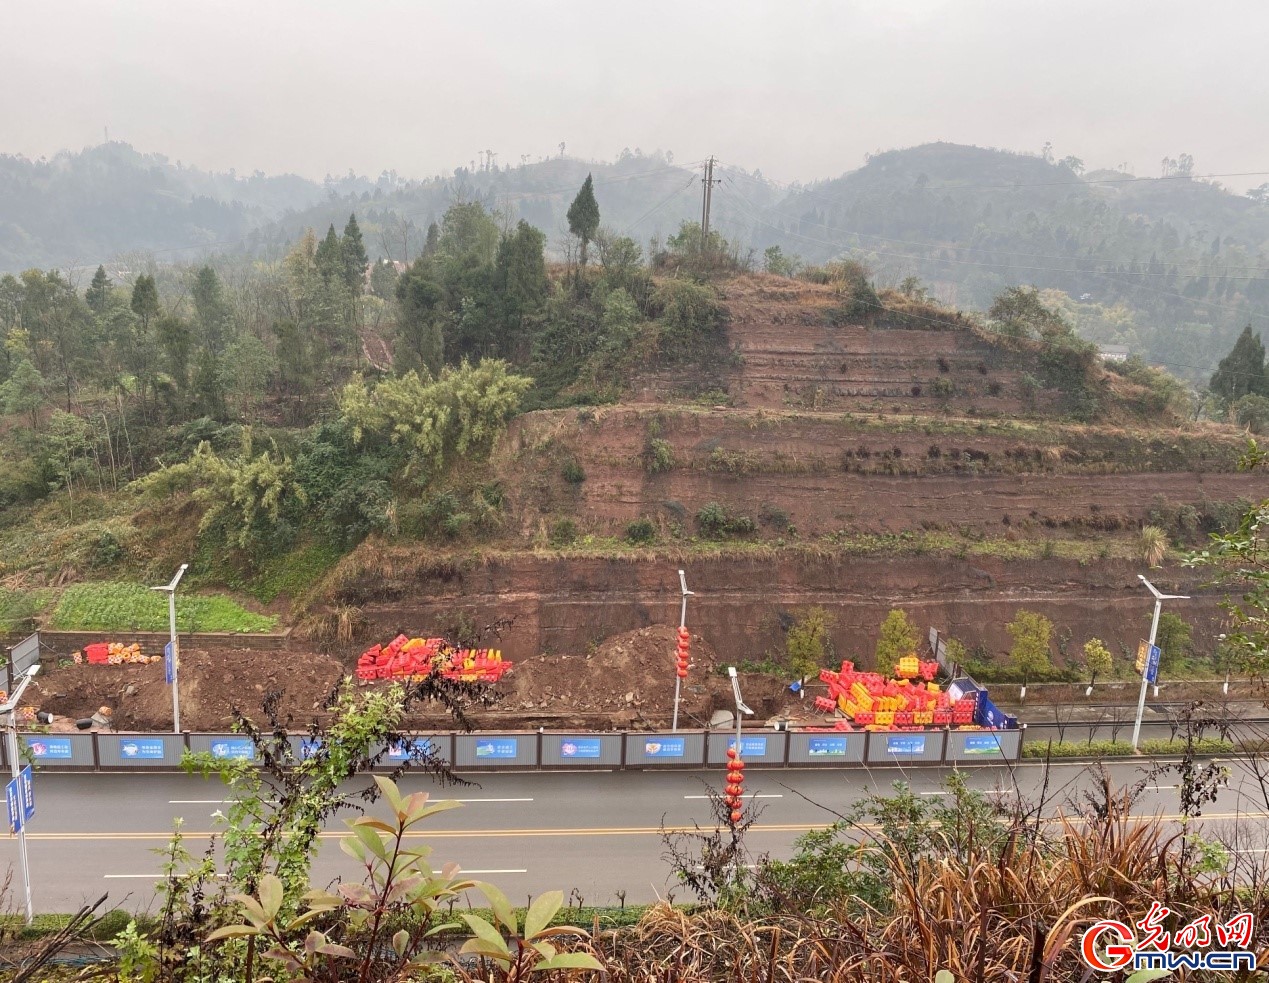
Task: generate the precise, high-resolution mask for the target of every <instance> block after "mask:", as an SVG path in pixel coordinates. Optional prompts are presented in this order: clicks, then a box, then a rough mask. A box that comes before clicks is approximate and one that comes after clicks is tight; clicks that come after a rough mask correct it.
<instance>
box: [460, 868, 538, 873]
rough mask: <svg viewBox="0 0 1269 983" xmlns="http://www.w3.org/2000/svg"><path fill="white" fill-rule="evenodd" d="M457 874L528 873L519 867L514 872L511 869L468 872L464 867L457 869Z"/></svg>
mask: <svg viewBox="0 0 1269 983" xmlns="http://www.w3.org/2000/svg"><path fill="white" fill-rule="evenodd" d="M458 872H459V873H460V874H527V873H528V871H527V870H525V869H524V868H523V867H519V868H517V869H514V870H512V869H511V868H508V869H506V870H468V869H467V868H466V867H459V868H458Z"/></svg>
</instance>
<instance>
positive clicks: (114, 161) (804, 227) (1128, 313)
mask: <svg viewBox="0 0 1269 983" xmlns="http://www.w3.org/2000/svg"><path fill="white" fill-rule="evenodd" d="M1081 170H1082V166H1081V165H1080V164H1079V162H1078V161H1075V160H1074V159H1069V158H1068V159H1067V160H1066V161H1052V160H1046V159H1042V158H1041V157H1038V156H1035V155H1030V154H1020V153H1012V152H1008V151H1002V150H992V149H985V148H980V147H970V146H963V145H958V144H950V143H931V144H925V145H922V146H917V147H911V148H906V149H902V150H893V151H888V152H886V153H881V154H877V155H875V156H873V157H871V158H870V159H869V160H868V161H867V162H866V163H865V164H864V166H862V167H860V168H858V169H856V170H853V171H850V172H848V173H846V174H843V175H842V176H840V177H837V178H833V179H831V180H826V181H821V182H817V183H814V184H811V185H807V186H793V187H790V188H781V187H779V186H777V185H776V184H774V183H772V182H770V181H767V180H766V179H764V178H763V177H762V176H761V174H760V173H757V172H755V173H749V172H747V171H745V170H744V169H743V168H740V167H737V166H735V165H733V164H730V163H728V162H721V163H720V164H718V166H717V167H716V171H715V176H716V177H717V178H718V179H719V181H718V183H717V184H716V186H715V187H714V192H713V204H712V211H711V218H712V224H713V226H714V227H715V228H717V229H718V230H719V231H720V232H721V233H722V234H723V235H725V236H726V237H727V238H728V239H729V240H731V241H733V242H734V243H737V244H738V245H739V246H740V247H741V248H742V251H743V250H745V249H752V250H753V254H754V257H755V262H757V263H759V264H760V263H761V260H762V252H763V250H764V249H766V248H767V247H769V246H779V247H780V248H781V250H782V251H783V252H784V253H785V254H786V255H794V254H796V255H798V256H800V257H801V258H802V259H803V260H805V261H807V262H814V263H818V262H823V261H826V260H828V259H831V258H834V257H837V256H841V255H847V254H849V255H851V256H853V257H855V258H858V259H861V260H863V261H865V262H866V263H867V264H868V265H869V266H870V267H871V268H872V269H873V270H874V272H875V273H876V275H877V277H878V279H879V280H880V281H881V282H883V283H891V284H897V283H899V282H900V281H901V280H903V279H904V278H906V277H909V276H915V277H917V278H919V279H920V280H921V281H922V282H923V283H924V284H925V285H926V287H927V288H928V289H930V290H931V292H932V293H934V294H935V295H937V296H938V297H940V298H941V299H942V300H944V301H947V302H949V303H953V304H956V305H958V306H961V307H966V308H978V309H985V308H987V307H988V306H989V305H990V303H991V300H992V298H993V297H994V296H995V295H996V294H998V293H999V292H1000V291H1001V290H1003V289H1004V288H1006V287H1009V286H1013V285H1016V284H1020V283H1031V284H1035V285H1037V286H1039V287H1041V288H1047V289H1050V290H1053V291H1062V292H1064V293H1065V294H1066V295H1068V297H1061V296H1059V295H1054V296H1053V297H1052V298H1051V299H1052V301H1053V302H1054V303H1057V304H1059V305H1060V306H1063V309H1064V313H1065V314H1066V315H1067V316H1068V317H1069V318H1070V319H1071V320H1072V321H1074V322H1075V323H1076V325H1077V327H1078V329H1079V330H1080V331H1081V333H1082V334H1084V335H1085V336H1087V337H1090V338H1092V339H1093V340H1095V341H1099V342H1102V343H1113V344H1124V345H1127V346H1128V347H1129V349H1130V350H1132V351H1133V352H1136V353H1138V354H1141V355H1143V356H1145V357H1147V358H1149V359H1151V360H1154V361H1159V362H1164V363H1165V364H1167V365H1168V366H1169V367H1170V368H1171V369H1172V370H1173V371H1174V372H1176V373H1177V374H1180V375H1183V376H1187V377H1189V378H1191V379H1194V380H1196V381H1198V380H1201V379H1203V378H1205V377H1206V375H1207V374H1210V372H1211V370H1212V368H1213V367H1214V365H1215V363H1216V361H1217V360H1218V359H1219V358H1220V357H1221V356H1222V355H1223V354H1224V353H1225V352H1226V351H1227V350H1228V349H1229V347H1230V345H1231V344H1232V341H1233V338H1234V336H1235V334H1236V333H1237V332H1238V330H1240V329H1241V327H1242V325H1243V324H1246V323H1248V322H1251V323H1252V324H1253V326H1254V327H1255V328H1256V329H1257V330H1261V331H1263V330H1265V328H1266V326H1269V204H1267V203H1266V201H1265V196H1260V198H1259V200H1257V199H1255V198H1253V197H1251V196H1240V195H1235V194H1232V193H1230V192H1228V191H1226V190H1224V189H1222V188H1221V187H1220V186H1219V185H1217V184H1214V183H1209V182H1207V181H1204V180H1198V179H1186V178H1185V177H1184V175H1171V176H1169V177H1168V178H1165V179H1145V178H1134V177H1133V176H1132V175H1127V174H1122V173H1120V172H1117V171H1098V172H1096V173H1091V174H1082V173H1080V172H1081ZM588 173H591V174H593V175H594V184H595V193H596V196H597V197H598V200H599V205H600V209H601V213H602V218H603V223H604V225H605V226H607V227H608V228H610V229H612V230H613V231H615V232H618V233H621V234H625V235H629V236H631V237H632V238H633V239H635V240H636V241H637V242H640V243H643V244H647V242H648V241H649V239H651V238H659V239H662V240H663V239H664V237H665V236H666V235H668V234H670V233H672V232H674V231H676V230H677V228H678V226H679V224H680V223H681V222H682V221H685V220H699V218H700V197H701V176H702V175H701V171H700V162H699V161H686V162H679V161H674V160H673V159H672V158H671V157H669V156H668V155H663V154H661V153H654V154H647V155H645V154H641V153H637V152H636V153H630V152H623V153H622V155H621V156H620V157H619V159H618V160H616V161H614V162H611V163H594V162H587V161H582V160H577V159H574V158H567V157H558V158H552V159H549V160H545V161H539V162H537V163H524V164H521V165H518V166H508V167H501V168H498V167H492V168H488V169H486V168H469V167H460V168H456V169H455V170H454V171H453V172H452V174H450V175H447V176H442V177H434V178H429V179H424V180H405V179H402V178H400V177H398V176H397V175H396V174H394V173H384V174H382V175H380V176H379V178H377V179H371V178H368V177H359V176H357V175H354V174H351V173H350V174H349V175H347V176H344V177H338V178H328V179H327V180H326V181H325V182H324V183H322V184H319V183H317V182H314V181H310V180H307V179H305V178H301V177H297V176H295V175H282V176H276V177H269V176H265V175H263V174H261V173H259V172H257V173H255V174H253V175H251V176H249V177H240V176H238V175H236V174H233V173H230V174H215V173H210V172H206V171H201V170H198V169H196V168H190V167H185V166H182V165H180V164H173V163H172V162H171V161H169V160H168V159H167V158H165V157H162V156H161V155H153V154H141V153H139V152H137V151H135V150H133V149H132V148H131V147H129V146H127V145H126V144H121V143H109V144H103V145H101V146H97V147H91V148H88V149H87V150H84V151H81V152H79V153H64V154H59V155H57V156H56V157H54V158H53V159H52V160H49V161H44V160H40V161H29V160H25V159H23V158H19V157H0V271H6V270H7V271H17V270H21V269H24V268H27V267H31V266H43V267H49V266H63V267H64V266H72V265H95V264H96V263H97V262H101V261H104V260H107V259H109V258H111V257H113V256H116V255H118V254H120V253H127V252H131V251H139V252H145V251H150V252H154V253H157V254H158V257H157V258H159V259H160V260H170V261H192V260H194V259H197V258H199V257H200V256H202V255H205V254H207V253H211V252H216V251H223V252H238V251H242V250H244V249H245V250H248V251H256V250H258V249H259V248H260V247H261V245H262V244H264V243H274V244H277V243H284V242H287V241H293V240H294V239H296V238H297V237H298V236H299V234H300V233H301V232H302V231H303V230H304V229H305V228H307V227H312V228H315V229H316V230H317V231H318V232H319V234H320V233H321V232H322V231H323V230H324V229H325V228H326V227H327V226H328V225H330V224H332V223H333V224H335V225H336V227H339V228H342V227H343V224H344V222H346V221H347V218H348V214H349V213H350V212H354V211H355V212H356V213H357V216H358V220H359V222H360V223H361V227H362V230H363V233H364V235H365V239H366V246H367V249H368V250H369V252H370V254H371V256H372V257H375V256H390V257H391V258H393V259H398V260H409V259H412V258H413V257H414V256H417V255H418V252H419V250H421V248H422V245H423V241H424V239H425V237H426V231H427V226H428V224H429V223H430V222H432V221H435V220H438V219H439V218H440V217H441V216H442V215H443V214H444V212H445V209H446V208H448V207H449V205H451V204H453V203H454V202H455V201H460V200H463V201H469V200H476V201H480V202H482V203H484V204H485V205H486V206H487V207H489V208H490V209H493V210H497V211H499V212H500V213H501V215H502V216H503V218H504V220H505V221H506V222H507V223H509V224H510V223H514V222H515V221H517V220H519V219H524V220H525V221H527V222H529V223H530V224H532V225H535V226H537V227H538V228H540V229H542V230H543V231H544V232H545V233H546V235H547V240H548V249H550V250H551V251H552V252H554V253H555V254H556V255H562V254H563V252H564V250H565V248H566V243H567V221H566V218H565V213H566V211H567V209H568V206H569V203H570V202H571V201H572V198H573V196H574V194H575V193H576V189H577V188H578V187H579V186H580V185H581V183H582V181H583V179H584V178H585V176H586V175H587V174H588Z"/></svg>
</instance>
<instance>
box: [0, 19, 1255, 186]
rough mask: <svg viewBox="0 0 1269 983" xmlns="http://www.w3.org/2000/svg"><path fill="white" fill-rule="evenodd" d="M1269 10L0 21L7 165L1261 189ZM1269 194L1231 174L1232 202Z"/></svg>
mask: <svg viewBox="0 0 1269 983" xmlns="http://www.w3.org/2000/svg"><path fill="white" fill-rule="evenodd" d="M1266 38H1269V4H1266V3H1263V2H1258V0H1245V2H1226V3H1221V2H1212V3H1204V4H1193V3H1182V2H1173V0H1149V2H1147V0H1098V2H1091V0H838V2H830V3H811V2H797V0H787V2H745V0H730V2H725V3H722V2H717V3H716V2H699V0H678V2H673V3H667V2H660V0H639V2H624V3H614V2H611V0H609V2H594V0H592V2H590V3H582V2H555V3H549V2H534V0H519V2H502V0H483V2H482V0H468V2H458V0H356V2H354V0H341V2H331V0H108V2H103V0H5V2H4V4H3V6H2V7H0V87H2V90H3V92H4V93H5V97H4V100H3V104H2V105H0V152H5V153H21V154H25V155H27V156H29V157H38V156H40V155H51V154H52V153H55V152H56V151H58V150H61V149H66V148H70V149H79V148H81V147H83V146H85V145H87V144H91V143H98V142H100V141H101V139H102V135H103V127H105V126H109V128H110V136H111V138H113V139H119V140H125V141H127V142H129V143H131V144H133V145H134V146H135V147H137V148H138V149H140V150H146V151H159V152H162V153H165V154H167V155H168V156H169V157H171V158H173V159H180V160H182V161H185V162H187V163H193V164H197V165H199V166H202V167H208V168H212V169H217V170H224V169H228V168H230V167H236V168H237V169H238V170H239V171H240V172H243V171H250V170H253V169H256V168H260V169H262V170H265V171H268V172H270V173H273V172H279V171H296V172H298V173H301V174H304V175H306V176H310V177H316V178H320V177H321V176H322V175H324V174H326V173H343V172H344V171H347V170H348V169H349V168H352V169H354V170H356V171H358V172H360V173H367V174H372V175H373V174H378V173H379V172H380V171H381V170H384V169H395V170H397V171H398V172H399V173H400V174H402V175H406V176H412V177H426V176H429V175H432V174H435V173H438V172H448V171H450V170H451V169H452V168H453V167H454V166H455V165H457V164H460V163H465V162H467V161H469V160H472V159H475V158H476V156H477V152H478V151H479V150H483V149H485V148H492V149H493V150H495V151H496V152H497V153H498V158H497V160H498V162H499V164H506V163H513V162H518V161H519V160H520V155H522V154H528V155H530V156H531V159H533V160H536V159H537V158H538V157H539V156H543V155H548V154H554V153H556V152H557V147H558V145H559V143H560V142H564V143H565V144H566V145H567V152H568V153H569V154H570V155H579V156H583V157H595V158H601V159H611V158H613V157H615V156H616V154H617V153H618V152H619V151H620V150H621V149H622V148H623V147H626V146H628V147H631V148H635V147H640V148H642V149H643V150H645V151H651V150H654V149H656V148H661V149H668V150H672V151H673V152H674V154H675V157H676V159H678V160H680V161H690V160H694V159H697V158H701V157H704V156H706V155H707V154H710V153H714V154H717V155H718V156H719V157H720V158H722V159H723V160H725V161H728V162H730V163H733V164H736V165H740V166H744V167H748V168H761V169H762V171H763V172H764V173H765V174H767V175H768V176H770V177H773V178H776V179H780V180H807V179H814V178H819V177H829V176H835V175H837V174H840V173H842V172H843V171H847V170H851V169H854V168H855V167H858V166H859V165H860V163H861V162H862V158H863V155H864V154H865V153H866V152H868V151H875V150H878V149H888V148H892V147H898V146H908V145H912V144H917V143H924V142H927V141H931V140H950V141H955V142H961V143H975V144H979V145H984V146H996V147H1004V148H1008V149H1014V150H1027V151H1038V150H1039V149H1040V147H1041V146H1042V145H1043V144H1044V142H1045V141H1046V140H1048V141H1052V143H1053V146H1054V150H1055V152H1056V153H1057V155H1058V156H1059V157H1061V156H1064V155H1066V154H1075V155H1077V156H1079V157H1082V158H1083V159H1084V160H1085V162H1086V163H1087V164H1088V166H1089V167H1096V166H1110V167H1114V166H1117V165H1119V164H1120V163H1128V164H1130V165H1132V167H1133V168H1134V170H1135V172H1136V173H1138V174H1142V175H1147V176H1153V175H1157V174H1158V173H1159V159H1160V158H1161V157H1163V156H1164V155H1169V156H1174V157H1175V156H1177V155H1178V154H1181V153H1187V152H1188V153H1190V154H1192V155H1193V156H1194V158H1195V162H1196V163H1195V172H1196V173H1202V174H1207V173H1227V172H1239V171H1269V127H1266V126H1265V121H1266V120H1267V119H1269V85H1266V83H1265V78H1264V67H1263V50H1262V49H1263V46H1264V43H1265V39H1266ZM1267 180H1269V175H1266V176H1264V177H1255V178H1230V179H1228V180H1227V181H1226V183H1227V184H1228V185H1230V186H1232V187H1235V188H1239V189H1241V188H1244V187H1247V186H1250V185H1258V184H1260V183H1262V182H1264V181H1267Z"/></svg>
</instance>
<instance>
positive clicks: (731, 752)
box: [727, 746, 736, 767]
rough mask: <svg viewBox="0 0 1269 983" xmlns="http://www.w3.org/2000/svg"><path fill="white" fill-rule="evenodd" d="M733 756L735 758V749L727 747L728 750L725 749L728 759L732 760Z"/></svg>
mask: <svg viewBox="0 0 1269 983" xmlns="http://www.w3.org/2000/svg"><path fill="white" fill-rule="evenodd" d="M735 756H736V748H735V747H734V746H733V747H729V748H728V749H727V757H729V758H734V757H735ZM728 767H730V765H729V766H728Z"/></svg>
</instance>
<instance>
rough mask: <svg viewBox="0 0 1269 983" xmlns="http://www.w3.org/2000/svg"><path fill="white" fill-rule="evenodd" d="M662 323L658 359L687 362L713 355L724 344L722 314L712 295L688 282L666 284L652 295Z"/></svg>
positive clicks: (723, 317) (669, 281)
mask: <svg viewBox="0 0 1269 983" xmlns="http://www.w3.org/2000/svg"><path fill="white" fill-rule="evenodd" d="M651 305H652V309H653V311H654V312H655V315H656V317H657V320H659V321H660V323H661V332H660V338H659V341H660V349H661V355H662V357H663V358H665V359H666V360H668V361H688V360H691V359H695V358H700V357H701V356H703V355H707V354H710V353H712V352H713V351H714V350H715V349H716V348H717V347H718V346H719V345H720V344H721V343H722V341H723V340H724V337H725V333H724V330H723V326H724V323H725V311H724V310H723V308H722V306H721V305H720V304H719V303H718V300H717V299H716V296H715V294H714V291H713V290H711V289H710V288H709V287H707V286H703V285H702V284H699V283H693V282H691V281H690V280H667V281H666V282H665V283H663V284H661V286H659V287H658V288H657V289H656V292H655V293H654V294H653V295H652V302H651Z"/></svg>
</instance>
